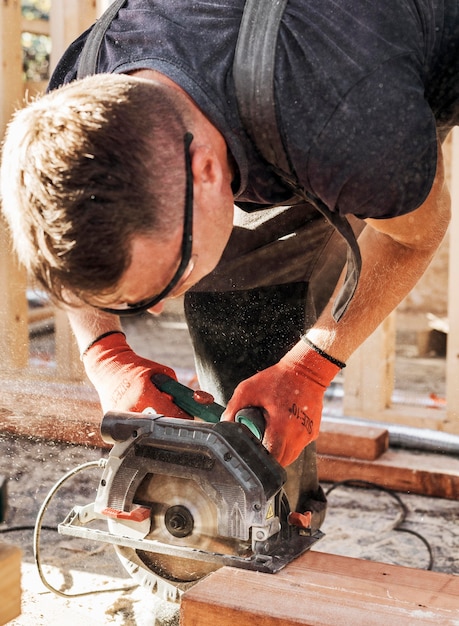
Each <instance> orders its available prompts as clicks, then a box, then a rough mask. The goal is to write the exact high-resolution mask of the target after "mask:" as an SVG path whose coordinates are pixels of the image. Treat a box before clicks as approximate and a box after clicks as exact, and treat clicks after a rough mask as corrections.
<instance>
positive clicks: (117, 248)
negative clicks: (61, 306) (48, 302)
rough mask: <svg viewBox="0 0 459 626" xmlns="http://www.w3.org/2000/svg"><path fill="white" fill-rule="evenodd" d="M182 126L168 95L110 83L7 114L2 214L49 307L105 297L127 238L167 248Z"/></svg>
mask: <svg viewBox="0 0 459 626" xmlns="http://www.w3.org/2000/svg"><path fill="white" fill-rule="evenodd" d="M187 123H188V120H187V107H186V105H184V104H183V103H182V102H181V99H180V98H178V97H176V94H175V92H174V90H173V89H170V88H167V87H164V85H160V84H156V83H154V82H152V81H149V80H139V79H136V78H131V77H128V76H120V75H97V76H94V77H90V78H86V79H84V80H82V81H76V82H74V83H71V84H70V85H68V86H65V87H63V88H61V89H58V90H56V91H54V92H51V93H50V94H48V95H47V96H44V97H42V98H40V99H37V100H35V101H34V102H32V103H31V104H29V105H28V106H27V107H26V108H24V109H22V110H20V111H18V113H17V114H16V115H15V117H14V119H13V121H12V123H11V124H10V126H9V129H8V131H7V134H6V138H5V143H4V148H3V156H2V171H1V195H2V208H3V212H4V214H5V216H6V218H7V221H8V223H9V225H10V228H11V231H12V235H13V240H14V244H15V248H16V250H17V252H18V254H19V257H20V260H21V261H22V263H23V264H24V265H25V267H26V268H27V270H28V271H29V272H30V273H31V274H33V275H34V276H35V277H36V278H37V279H38V280H39V281H40V282H41V283H42V284H43V285H44V286H45V288H46V289H47V290H49V291H50V293H51V294H52V295H53V296H54V297H55V298H56V299H57V300H63V301H65V300H66V298H65V293H66V292H67V291H71V292H73V293H74V294H76V295H78V296H79V297H81V298H82V299H83V300H85V299H88V298H89V299H90V297H91V295H92V294H101V293H102V294H103V293H110V291H112V290H113V289H114V288H115V287H116V285H117V284H118V282H119V280H120V278H121V276H122V275H123V274H124V272H125V271H126V270H127V268H128V267H129V265H130V261H131V257H130V255H131V241H132V239H133V238H134V237H135V236H138V235H139V234H141V235H142V236H150V235H153V234H156V235H157V234H158V233H161V235H162V236H164V237H165V238H166V240H167V235H168V233H173V232H175V231H176V230H177V228H179V227H180V226H181V225H182V222H183V202H184V198H185V152H184V135H185V133H186V131H187ZM172 192H173V193H172ZM171 197H173V198H174V200H175V201H174V203H173V204H172V205H171Z"/></svg>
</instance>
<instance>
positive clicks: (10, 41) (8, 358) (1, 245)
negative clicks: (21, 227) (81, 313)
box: [0, 1, 28, 371]
mask: <svg viewBox="0 0 459 626" xmlns="http://www.w3.org/2000/svg"><path fill="white" fill-rule="evenodd" d="M0 68H1V71H0V143H1V140H2V137H3V133H4V131H5V129H6V125H7V123H8V121H9V120H10V118H11V115H12V114H13V112H14V110H15V109H17V108H18V107H19V106H20V105H21V102H22V93H23V81H22V51H21V3H20V2H18V1H10V2H2V3H1V4H0ZM0 285H2V288H3V297H2V306H1V307H0V328H1V329H2V332H1V333H0V354H1V356H2V371H5V370H10V369H16V368H22V367H25V366H26V365H27V361H28V335H27V302H26V277H25V273H24V271H23V270H22V269H20V268H19V266H18V264H17V261H16V258H15V255H14V254H13V251H12V249H11V242H10V239H9V234H8V232H7V229H6V225H5V223H4V221H3V220H2V219H1V218H0Z"/></svg>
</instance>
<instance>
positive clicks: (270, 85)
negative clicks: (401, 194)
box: [233, 0, 362, 321]
mask: <svg viewBox="0 0 459 626" xmlns="http://www.w3.org/2000/svg"><path fill="white" fill-rule="evenodd" d="M287 2H288V0H263V2H260V0H246V3H245V6H244V13H243V16H242V20H241V26H240V29H239V36H238V40H237V45H236V52H235V57H234V64H233V78H234V85H235V90H236V97H237V101H238V107H239V113H240V115H241V119H242V121H243V124H244V126H245V128H246V131H247V132H248V134H249V135H250V136H251V137H252V140H253V141H254V143H255V145H256V146H257V148H258V149H259V151H260V153H261V154H262V155H263V157H264V158H265V159H266V160H267V161H268V163H270V164H272V165H273V167H274V170H275V171H276V172H277V174H278V175H279V176H280V177H281V178H282V180H284V181H285V182H286V184H287V185H288V186H289V187H291V188H292V189H293V191H294V193H295V195H296V196H297V197H299V198H301V199H303V200H306V201H307V202H310V203H311V204H313V206H315V207H316V208H317V210H318V211H320V213H322V215H323V216H324V217H325V218H326V219H327V220H328V221H329V222H330V223H331V224H333V226H334V227H335V228H336V229H337V231H338V232H339V233H340V235H341V236H342V237H344V239H345V240H346V242H347V244H348V253H347V271H346V279H345V282H344V285H343V287H342V289H341V291H340V293H339V294H338V296H337V298H336V300H335V302H334V305H333V317H334V319H335V320H336V321H338V320H339V319H340V318H341V317H342V316H343V314H344V313H345V312H346V309H347V307H348V306H349V302H350V301H351V299H352V297H353V295H354V292H355V290H356V288H357V283H358V280H359V276H360V270H361V266H362V259H361V256H360V249H359V246H358V243H357V240H356V238H355V235H354V232H353V230H352V228H351V226H350V224H349V222H348V220H347V219H346V218H345V217H343V216H342V215H340V214H339V213H336V212H334V211H330V209H329V208H328V207H327V206H326V204H325V203H324V202H322V201H321V200H320V198H317V197H316V196H313V195H312V194H310V193H308V192H307V191H306V190H305V189H303V188H302V187H301V186H300V185H299V183H298V181H297V180H296V178H295V176H294V175H293V174H292V168H291V166H290V163H289V160H288V157H287V155H286V153H285V149H284V145H283V143H282V138H281V135H280V132H279V127H278V123H277V117H276V104H275V98H274V64H275V54H276V42H277V36H278V32H279V26H280V21H281V19H282V15H283V12H284V10H285V7H286V5H287Z"/></svg>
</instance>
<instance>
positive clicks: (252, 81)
mask: <svg viewBox="0 0 459 626" xmlns="http://www.w3.org/2000/svg"><path fill="white" fill-rule="evenodd" d="M287 2H288V0H263V1H262V2H260V0H255V1H254V2H251V1H250V0H248V1H247V2H246V3H245V7H244V13H243V15H242V20H241V26H240V28H239V36H238V40H237V44H236V52H235V57H234V67H233V78H234V85H235V89H236V97H237V101H238V107H239V110H240V113H241V117H242V120H243V122H244V124H246V125H247V128H250V135H251V136H252V137H253V138H254V139H255V140H256V141H255V143H256V145H257V147H258V148H259V150H260V152H261V153H262V155H263V156H264V157H265V159H266V160H267V161H268V162H269V163H273V164H275V165H277V166H278V167H280V168H281V169H282V170H284V171H285V172H289V171H290V166H289V164H288V161H287V157H286V154H285V150H284V148H283V145H282V139H281V136H280V134H279V130H278V124H277V119H276V106H275V102H274V61H275V55H276V41H277V34H278V31H279V25H280V21H281V18H282V14H283V13H284V9H285V6H286V4H287Z"/></svg>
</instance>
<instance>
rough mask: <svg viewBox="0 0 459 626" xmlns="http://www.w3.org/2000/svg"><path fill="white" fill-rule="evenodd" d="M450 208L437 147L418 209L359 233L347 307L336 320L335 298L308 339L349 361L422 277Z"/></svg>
mask: <svg viewBox="0 0 459 626" xmlns="http://www.w3.org/2000/svg"><path fill="white" fill-rule="evenodd" d="M450 208H451V203H450V196H449V192H448V189H447V186H446V183H445V180H444V171H443V161H442V158H441V149H439V158H438V166H437V174H436V177H435V180H434V184H433V186H432V189H431V191H430V193H429V195H428V197H427V199H426V201H425V202H424V203H423V204H422V205H421V206H420V207H419V208H418V209H416V210H415V211H413V212H412V213H408V214H407V215H404V216H402V217H396V218H393V219H386V220H376V219H368V220H366V221H367V227H366V228H365V229H364V230H363V232H362V234H361V236H360V237H359V246H360V251H361V254H362V273H361V276H360V281H359V286H358V288H357V290H356V293H355V295H354V298H353V299H352V301H351V304H350V306H349V309H348V311H347V312H346V314H345V315H344V317H343V318H342V319H341V320H340V321H339V322H338V323H336V322H335V321H334V320H333V317H332V315H331V308H332V301H331V302H330V304H329V306H328V307H327V308H326V309H325V311H324V312H323V314H322V315H321V317H320V318H319V320H318V322H317V323H316V324H315V325H314V327H313V328H312V329H311V330H310V331H309V332H308V333H307V337H308V339H310V341H312V342H313V343H314V344H315V345H316V346H318V347H319V348H321V349H322V350H324V351H325V352H326V353H327V354H329V355H331V356H333V357H334V358H336V359H338V360H340V361H344V362H346V360H347V359H348V358H349V357H350V355H351V354H352V353H353V352H354V351H355V350H356V349H357V348H358V347H359V346H360V345H361V344H362V343H363V342H364V341H365V339H367V337H369V336H370V335H371V333H372V332H373V331H374V330H375V329H376V328H377V327H378V325H379V324H380V323H381V322H382V321H383V320H384V319H385V318H386V317H387V316H388V315H389V314H390V313H391V311H393V310H394V309H395V307H396V306H397V305H398V304H399V303H400V302H401V301H402V300H403V298H404V297H405V296H406V295H407V294H408V293H409V292H410V291H411V289H412V288H413V287H414V286H415V285H416V283H417V282H418V280H419V279H420V277H421V276H422V275H423V273H424V272H425V270H426V268H427V267H428V265H429V263H430V261H431V260H432V257H433V255H434V254H435V252H436V250H437V249H438V246H439V245H440V243H441V241H442V239H443V237H444V235H445V233H446V230H447V228H448V224H449V219H450Z"/></svg>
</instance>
